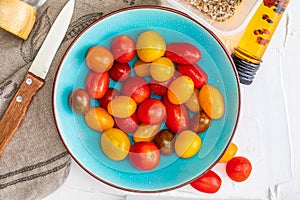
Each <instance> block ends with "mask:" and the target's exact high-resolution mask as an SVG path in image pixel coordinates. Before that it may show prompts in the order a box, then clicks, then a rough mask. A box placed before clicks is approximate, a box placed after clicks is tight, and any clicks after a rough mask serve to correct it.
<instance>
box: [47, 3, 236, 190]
mask: <svg viewBox="0 0 300 200" xmlns="http://www.w3.org/2000/svg"><path fill="white" fill-rule="evenodd" d="M146 30H154V31H157V32H159V33H160V34H161V35H162V36H163V37H164V38H165V40H166V42H167V43H170V42H175V41H185V42H189V43H192V44H194V45H195V46H197V47H198V48H199V49H200V50H201V52H202V55H203V56H202V59H201V60H200V61H199V63H198V64H199V65H200V66H201V67H202V68H203V69H204V70H205V71H206V73H207V74H208V77H209V80H208V83H209V84H212V85H214V86H215V87H217V88H218V89H219V90H220V91H221V93H222V95H223V98H224V102H225V114H224V116H223V117H222V118H221V119H219V120H212V122H211V126H210V127H209V129H208V130H207V131H206V132H205V133H203V134H200V137H201V138H202V147H201V149H200V151H199V152H198V154H196V155H195V156H194V157H192V158H189V159H183V158H179V157H178V156H177V155H176V154H175V153H174V154H173V155H171V156H162V157H161V162H160V163H159V165H158V166H157V167H156V168H155V169H153V170H151V171H140V170H137V169H135V168H134V167H133V166H132V165H131V164H130V163H129V161H128V159H125V160H123V161H112V160H110V159H109V158H107V157H106V156H105V155H104V153H103V152H102V150H101V148H100V145H99V141H100V136H101V133H99V132H95V131H93V130H91V129H90V128H88V127H87V125H86V124H85V121H84V117H83V116H81V115H77V114H73V112H72V111H71V109H70V108H69V105H68V96H69V95H70V93H71V91H72V90H73V89H74V88H78V87H80V88H84V80H85V77H86V75H87V73H88V71H89V69H88V68H87V66H86V64H85V55H86V52H87V50H88V49H89V48H90V47H91V46H94V45H99V44H101V45H105V46H107V47H109V45H110V42H111V40H112V38H113V37H115V36H117V35H119V34H127V35H129V36H131V37H132V38H133V39H136V37H137V35H138V34H139V33H141V32H142V31H146ZM131 64H132V63H131ZM110 86H111V87H114V83H113V82H111V83H110ZM92 104H94V105H97V102H96V101H92ZM53 110H54V114H55V120H56V125H57V128H58V131H59V133H60V136H61V139H62V141H63V143H64V145H65V146H66V148H67V149H68V151H69V152H70V154H71V155H72V157H73V158H74V160H75V161H76V162H77V163H78V164H79V165H80V166H81V167H82V168H83V169H84V170H86V171H87V172H88V173H89V174H91V175H92V176H93V177H95V178H97V179H98V180H101V181H102V182H104V183H107V184H109V185H111V186H114V187H117V188H120V189H124V190H129V191H138V192H159V191H166V190H171V189H174V188H178V187H180V186H183V185H185V184H188V183H189V182H190V181H191V180H193V179H195V178H197V177H199V176H200V175H201V174H203V173H204V172H205V171H207V170H208V169H210V168H211V167H212V166H213V165H214V164H215V163H217V161H218V160H219V159H220V157H221V156H222V154H223V153H224V151H225V149H226V147H227V145H228V144H229V143H230V140H231V138H232V136H233V134H234V131H235V128H236V125H237V121H238V116H239V110H240V92H239V84H238V78H237V74H236V71H235V68H234V65H233V62H232V60H231V58H230V56H229V55H228V53H227V52H226V50H225V48H224V46H223V45H222V44H221V42H220V41H219V40H218V39H217V37H216V36H215V35H214V34H212V33H211V32H210V31H209V30H207V29H206V28H205V27H203V26H202V25H201V24H199V23H198V22H196V21H195V20H193V19H191V18H189V17H188V16H186V15H185V14H184V13H180V12H178V11H176V10H172V9H169V8H164V7H134V8H130V9H125V10H120V11H117V12H114V13H112V14H109V15H107V16H105V17H103V18H101V19H100V20H98V21H96V22H94V23H93V24H92V25H91V26H89V27H88V28H86V29H85V30H84V31H83V32H82V33H81V34H80V35H79V36H78V37H77V38H76V39H75V41H74V42H73V43H72V44H71V45H70V47H69V49H68V50H67V52H66V54H65V56H64V58H63V59H62V61H61V64H60V68H59V70H58V72H57V75H56V80H55V83H54V94H53Z"/></svg>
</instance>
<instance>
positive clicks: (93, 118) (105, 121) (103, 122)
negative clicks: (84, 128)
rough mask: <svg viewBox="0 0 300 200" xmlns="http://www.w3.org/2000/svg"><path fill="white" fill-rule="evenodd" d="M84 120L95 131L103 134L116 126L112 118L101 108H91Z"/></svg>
mask: <svg viewBox="0 0 300 200" xmlns="http://www.w3.org/2000/svg"><path fill="white" fill-rule="evenodd" d="M84 118H85V121H86V123H87V125H88V126H89V127H90V128H91V129H93V130H95V131H99V132H103V131H106V130H108V129H110V128H112V127H113V126H114V119H113V118H112V116H111V115H110V114H109V113H108V112H107V111H106V110H105V109H104V108H101V107H91V108H90V109H89V110H88V111H87V112H86V113H85V116H84Z"/></svg>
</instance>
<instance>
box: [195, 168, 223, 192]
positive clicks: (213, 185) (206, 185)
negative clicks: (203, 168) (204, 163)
mask: <svg viewBox="0 0 300 200" xmlns="http://www.w3.org/2000/svg"><path fill="white" fill-rule="evenodd" d="M221 184H222V179H221V178H220V177H219V175H218V174H216V173H215V172H214V171H212V170H209V171H207V172H206V173H205V174H203V175H202V176H200V177H199V178H197V179H196V180H194V181H192V182H191V183H190V185H191V186H192V187H193V188H195V189H196V190H198V191H200V192H205V193H216V192H218V191H219V189H220V187H221Z"/></svg>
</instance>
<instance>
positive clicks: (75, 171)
mask: <svg viewBox="0 0 300 200" xmlns="http://www.w3.org/2000/svg"><path fill="white" fill-rule="evenodd" d="M299 8H300V1H298V0H294V1H291V3H290V5H289V7H288V9H287V11H286V13H285V15H284V17H283V19H282V21H281V23H280V24H279V27H278V28H277V31H276V32H275V34H274V36H273V39H272V41H271V43H270V44H269V47H268V49H267V51H266V53H265V55H264V57H263V60H264V62H263V63H262V64H261V68H260V70H259V71H258V74H257V75H256V78H255V80H254V82H253V84H252V85H250V86H245V85H241V102H242V108H241V115H240V121H239V125H238V129H237V131H236V134H235V137H234V138H233V142H235V143H236V144H237V145H238V148H239V149H238V153H237V155H242V156H245V157H247V158H249V159H250V160H251V162H252V166H253V171H252V174H251V176H250V178H249V179H248V180H247V181H245V182H242V183H234V182H232V181H231V180H229V178H228V177H227V176H226V174H225V165H223V164H217V165H216V166H215V167H214V168H213V169H214V170H215V171H216V172H217V173H218V174H219V175H220V176H221V178H222V180H223V182H222V186H221V188H220V190H219V191H218V192H217V193H215V194H205V193H200V192H198V191H196V190H194V189H193V188H191V187H190V186H185V187H183V188H180V189H177V190H173V191H170V192H164V193H156V194H151V195H147V196H146V197H145V196H142V194H138V193H129V192H124V191H121V190H117V189H114V188H112V187H110V186H107V185H105V184H103V183H101V182H99V181H97V180H95V179H94V178H93V177H91V176H90V175H88V174H87V173H86V172H85V171H83V170H82V169H81V168H80V167H79V166H78V165H77V164H76V163H75V162H72V167H71V172H70V175H69V177H68V178H67V180H66V182H65V183H64V184H63V186H62V187H60V188H59V189H58V190H56V191H55V192H53V193H52V194H50V195H49V196H48V197H46V198H45V199H44V200H69V199H72V200H79V199H80V200H81V199H88V200H96V199H102V200H103V199H105V200H106V199H107V200H108V199H109V200H123V199H126V198H127V199H128V200H130V199H131V200H138V199H145V200H148V199H164V200H171V199H175V200H176V199H184V197H186V199H192V198H196V199H272V200H275V199H284V200H286V199H289V200H290V199H291V200H294V199H295V200H296V199H300V156H299V152H300V145H299V144H300V117H299V113H300V84H299V81H300V80H299V77H300V53H299V52H300V51H299V47H300V20H299V18H300V12H299ZM223 41H224V43H225V44H226V45H228V46H230V45H232V44H234V42H235V41H234V40H233V39H232V38H231V37H229V38H228V37H227V38H226V39H224V40H223ZM130 195H133V196H130ZM158 197H161V198H158Z"/></svg>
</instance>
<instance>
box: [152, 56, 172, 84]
mask: <svg viewBox="0 0 300 200" xmlns="http://www.w3.org/2000/svg"><path fill="white" fill-rule="evenodd" d="M174 71H175V66H174V64H173V62H172V60H170V59H169V58H166V57H160V58H158V59H156V60H154V61H153V62H152V63H151V64H150V74H151V77H152V78H153V79H154V80H156V81H167V80H169V79H170V78H171V77H172V76H173V75H174Z"/></svg>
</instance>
